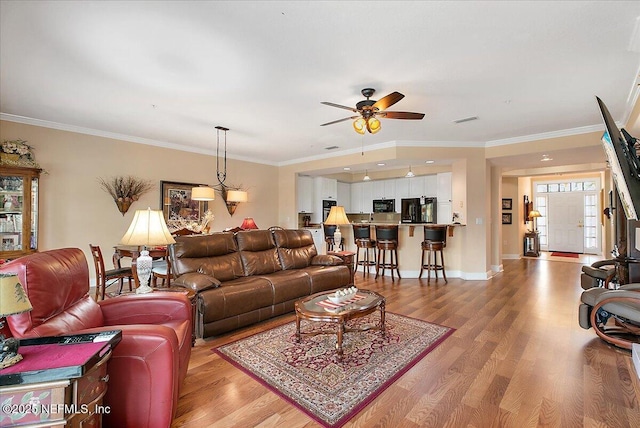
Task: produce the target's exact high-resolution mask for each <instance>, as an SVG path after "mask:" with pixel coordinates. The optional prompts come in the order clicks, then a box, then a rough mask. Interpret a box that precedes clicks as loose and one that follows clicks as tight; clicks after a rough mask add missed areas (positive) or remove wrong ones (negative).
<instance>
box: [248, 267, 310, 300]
mask: <svg viewBox="0 0 640 428" xmlns="http://www.w3.org/2000/svg"><path fill="white" fill-rule="evenodd" d="M258 277H259V278H264V279H266V280H267V281H269V282H270V283H271V285H272V287H273V303H274V304H279V303H284V302H288V301H290V300H294V299H299V298H301V297H303V296H308V295H309V294H311V279H310V278H309V275H308V274H307V273H306V272H304V271H303V270H299V269H297V270H281V271H279V272H274V273H270V274H269V275H264V276H258Z"/></svg>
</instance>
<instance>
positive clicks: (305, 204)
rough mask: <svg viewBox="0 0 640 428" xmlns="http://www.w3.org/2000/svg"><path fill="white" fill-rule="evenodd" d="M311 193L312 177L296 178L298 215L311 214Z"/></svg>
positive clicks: (301, 176) (312, 189)
mask: <svg viewBox="0 0 640 428" xmlns="http://www.w3.org/2000/svg"><path fill="white" fill-rule="evenodd" d="M313 191H314V188H313V177H309V176H306V175H300V176H298V180H297V189H296V194H297V204H298V212H299V213H310V212H313Z"/></svg>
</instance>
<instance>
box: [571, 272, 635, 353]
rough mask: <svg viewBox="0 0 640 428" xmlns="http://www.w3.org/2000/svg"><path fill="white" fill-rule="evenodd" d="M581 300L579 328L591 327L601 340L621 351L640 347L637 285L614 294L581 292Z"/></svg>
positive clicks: (599, 289) (598, 289)
mask: <svg viewBox="0 0 640 428" xmlns="http://www.w3.org/2000/svg"><path fill="white" fill-rule="evenodd" d="M580 300H581V302H582V303H581V304H580V307H579V311H578V322H579V324H580V327H582V328H584V329H587V330H588V329H589V328H591V327H593V329H594V330H595V332H596V334H597V335H598V336H599V337H600V338H601V339H602V340H604V341H606V342H608V343H611V344H613V345H615V346H618V347H620V348H624V349H631V346H632V345H633V344H634V343H640V284H627V285H623V286H621V287H620V288H618V289H617V290H608V289H606V288H602V287H593V288H590V289H588V290H585V291H583V292H582V296H581V297H580Z"/></svg>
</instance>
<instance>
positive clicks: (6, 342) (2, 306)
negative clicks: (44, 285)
mask: <svg viewBox="0 0 640 428" xmlns="http://www.w3.org/2000/svg"><path fill="white" fill-rule="evenodd" d="M32 308H33V307H32V306H31V302H30V301H29V298H28V297H27V293H25V291H24V288H22V284H20V281H19V280H18V276H17V275H16V274H14V273H9V274H5V273H2V274H0V330H1V329H2V328H3V327H4V317H7V316H9V315H16V314H20V313H22V312H27V311H30V310H31V309H32ZM19 346H20V341H19V340H18V339H16V338H14V337H9V338H5V337H4V335H3V334H2V333H0V369H4V368H6V367H9V366H12V365H14V364H15V363H17V362H18V361H20V360H22V355H20V354H18V347H19Z"/></svg>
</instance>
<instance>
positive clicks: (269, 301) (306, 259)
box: [170, 229, 353, 337]
mask: <svg viewBox="0 0 640 428" xmlns="http://www.w3.org/2000/svg"><path fill="white" fill-rule="evenodd" d="M175 239H176V243H175V244H174V245H173V246H172V248H171V249H170V257H171V263H172V269H173V271H174V273H175V275H176V279H175V280H174V281H173V282H172V284H173V285H176V286H183V287H188V288H191V289H193V290H195V291H196V292H197V293H198V296H197V299H198V300H197V302H198V303H197V305H198V311H197V317H196V318H197V319H196V331H197V334H198V336H199V337H209V336H214V335H219V334H222V333H225V332H228V331H231V330H234V329H237V328H240V327H244V326H247V325H250V324H253V323H256V322H259V321H263V320H265V319H268V318H272V317H275V316H278V315H282V314H285V313H287V312H291V311H293V310H294V303H295V301H296V300H298V299H300V298H301V297H303V296H307V295H310V294H313V293H317V292H320V291H326V290H333V289H336V288H340V287H345V286H347V285H349V284H352V283H353V277H352V265H351V263H352V261H351V260H352V255H343V256H342V257H339V256H338V255H326V254H324V255H318V253H317V250H316V247H315V245H314V244H313V236H312V235H311V232H310V231H308V230H304V229H301V230H273V231H269V230H247V231H240V232H237V233H229V232H222V233H214V234H212V235H200V236H198V235H193V236H177V237H176V238H175Z"/></svg>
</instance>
